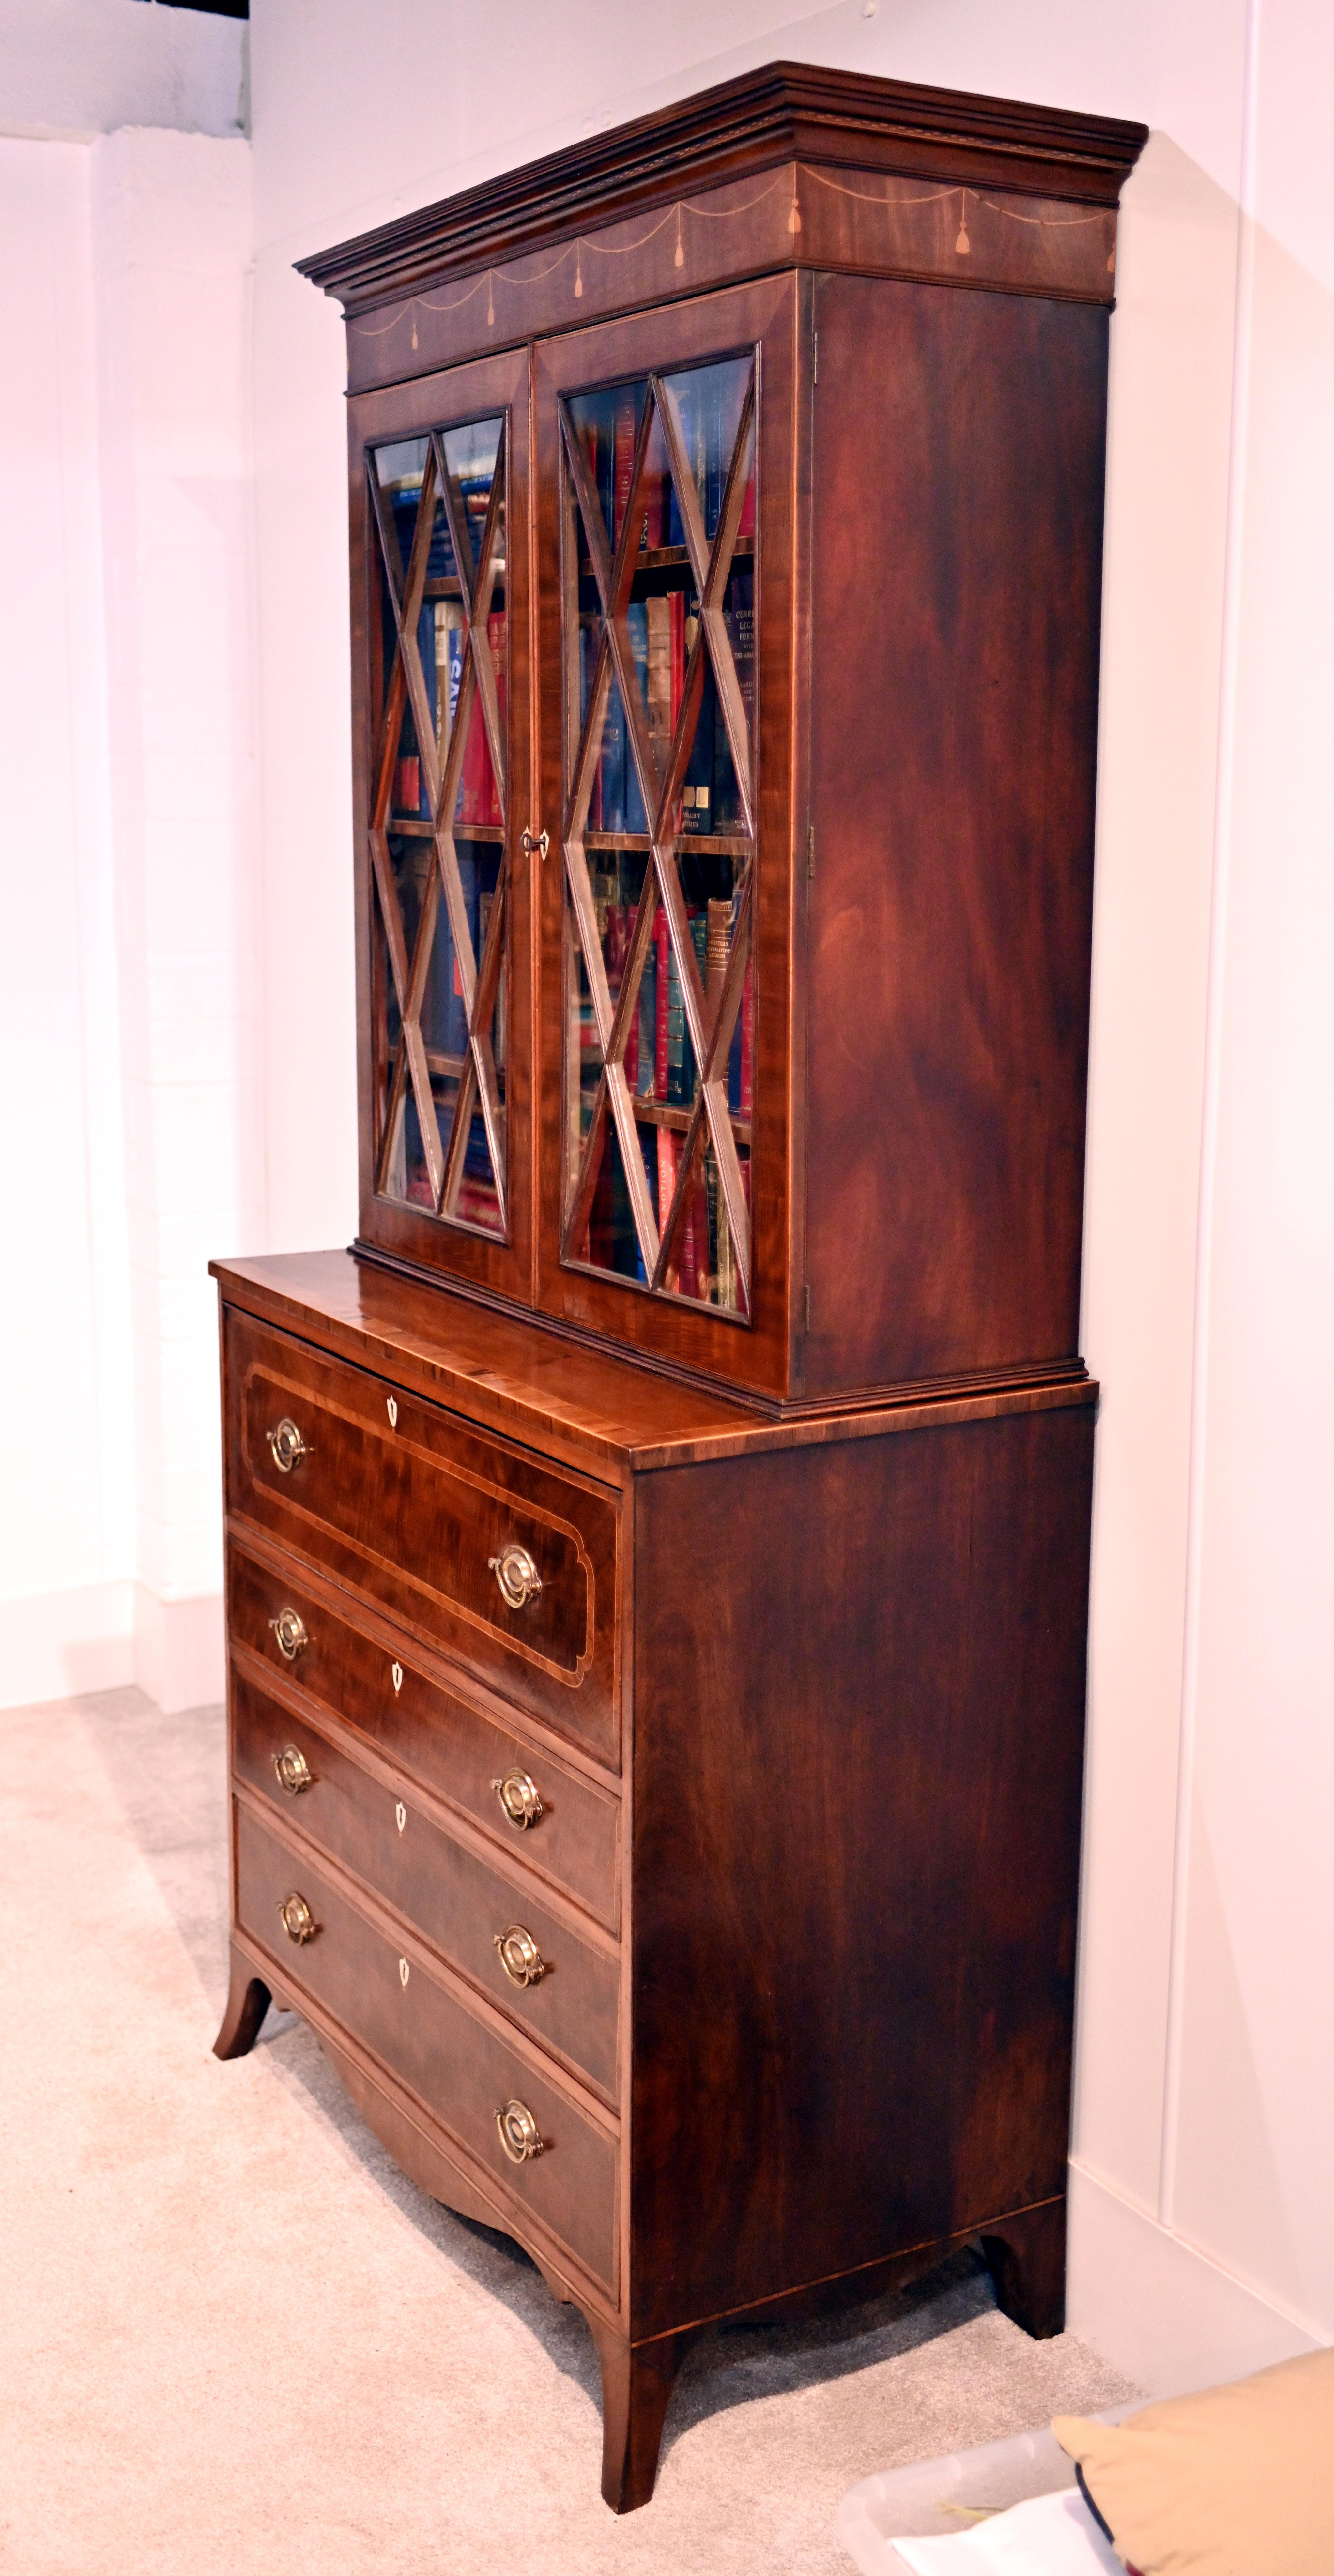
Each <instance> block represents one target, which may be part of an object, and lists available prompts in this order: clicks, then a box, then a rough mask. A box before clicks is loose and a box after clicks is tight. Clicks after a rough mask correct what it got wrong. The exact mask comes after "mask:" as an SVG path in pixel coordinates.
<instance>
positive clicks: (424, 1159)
mask: <svg viewBox="0 0 1334 2576" xmlns="http://www.w3.org/2000/svg"><path fill="white" fill-rule="evenodd" d="M528 444H529V400H528V361H527V354H526V352H524V351H519V352H512V353H510V354H508V355H506V356H504V357H499V358H495V359H489V360H486V361H484V362H482V363H479V364H477V365H474V366H468V367H459V368H454V369H451V370H449V371H448V372H447V373H443V374H440V375H436V376H431V377H427V378H424V379H421V380H419V381H417V382H415V383H413V384H411V385H407V386H402V387H398V388H395V389H394V390H392V391H390V392H386V393H378V394H373V395H364V396H362V397H361V398H360V399H358V400H356V401H354V402H353V403H352V404H351V406H350V469H351V516H352V598H353V692H354V706H353V717H354V745H355V797H356V809H357V836H358V880H359V881H358V960H357V967H358V1035H359V1064H360V1171H361V1220H360V1221H361V1236H362V1239H363V1241H364V1242H366V1243H368V1244H371V1245H374V1246H376V1247H378V1248H379V1249H381V1250H383V1251H385V1252H389V1253H393V1254H395V1255H397V1256H399V1257H400V1258H404V1259H407V1260H410V1261H414V1262H419V1263H421V1264H423V1265H424V1266H426V1267H429V1268H432V1269H436V1270H441V1271H447V1272H452V1273H454V1274H456V1275H459V1276H462V1277H464V1278H467V1279H469V1280H472V1281H474V1282H476V1283H478V1284H480V1285H482V1286H485V1287H487V1288H491V1289H494V1290H497V1291H499V1292H501V1293H502V1294H505V1295H508V1296H513V1297H517V1298H520V1299H523V1300H524V1301H526V1302H527V1301H530V1300H531V1294H532V1278H531V1271H532V1185H531V1167H532V1150H531V1147H532V1117H531V1091H532V1047H531V1022H532V979H531V968H530V962H529V959H530V948H531V922H532V914H531V904H530V868H529V863H528V859H527V857H526V856H525V853H524V846H523V834H524V832H525V830H526V827H527V822H528V806H529V778H530V752H529V745H530V736H531V688H530V669H529V651H528V595H529V591H528V562H529V469H528Z"/></svg>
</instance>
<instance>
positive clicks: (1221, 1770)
mask: <svg viewBox="0 0 1334 2576" xmlns="http://www.w3.org/2000/svg"><path fill="white" fill-rule="evenodd" d="M252 5H253V9H254V17H253V23H252V49H253V135H254V185H255V227H256V251H255V259H256V278H255V297H256V303H255V313H256V328H255V439H256V466H257V478H258V526H259V531H260V563H261V572H260V580H261V654H262V671H263V674H264V689H263V698H264V711H265V719H264V737H263V748H262V759H263V775H264V787H263V808H264V817H265V852H266V867H265V905H266V923H265V948H266V953H267V955H268V956H269V957H270V959H272V958H274V957H275V956H277V955H280V954H285V953H287V950H288V947H289V945H290V943H291V942H292V941H293V940H294V939H298V938H299V939H301V940H303V942H304V947H303V955H304V956H305V957H306V958H307V959H308V961H309V965H308V972H307V975H306V977H305V982H304V989H303V990H302V991H300V992H298V993H297V994H295V995H293V994H291V993H289V992H287V991H284V992H283V993H282V994H281V995H280V994H279V992H278V991H277V989H276V987H275V986H274V984H273V982H272V981H270V986H269V1003H268V1012H267V1041H266V1043H267V1063H268V1082H267V1088H266V1120H267V1133H266V1155H267V1163H268V1169H269V1174H270V1186H271V1196H270V1206H269V1228H270V1239H271V1241H272V1242H273V1243H274V1244H275V1245H279V1244H281V1245H292V1246H296V1245H298V1244H300V1243H303V1242H304V1243H310V1242H315V1241H327V1242H337V1241H341V1240H345V1239H346V1238H347V1236H348V1234H349V1233H350V1231H351V1230H352V1227H353V1224H354V1219H355V1172H354V1166H353V1153H352V1116H351V1109H352V1094H353V1062H352V941H351V907H350V903H349V901H348V893H349V889H350V884H351V845H350V834H349V821H348V743H347V726H346V716H345V708H346V703H347V656H346V645H345V641H344V637H345V631H346V628H345V617H346V569H345V556H344V545H345V510H346V502H345V479H344V478H345V463H344V430H343V417H342V406H341V400H340V396H341V389H342V384H343V347H342V333H341V325H340V322H339V318H338V315H337V312H336V309H335V308H334V307H332V306H329V305H324V304H322V303H321V302H320V301H319V299H317V298H316V297H315V296H314V295H313V293H312V292H311V291H310V290H309V289H307V288H306V287H305V286H304V285H303V284H302V283H301V282H300V281H299V280H297V279H296V278H294V277H293V276H292V274H291V262H292V261H293V260H294V259H295V258H296V257H297V256H298V255H300V254H301V253H303V252H306V251H310V250H314V249H317V248H321V247H323V246H325V245H326V244H327V243H329V242H331V241H334V240H337V239H340V238H342V237H344V236H345V235H347V234H349V233H351V232H353V231H357V230H360V229H362V228H364V227H365V226H367V225H370V224H373V223H377V222H380V221H383V220H385V219H386V218H388V217H390V216H392V215H394V214H397V213H400V212H402V211H404V210H406V209H407V208H409V207H411V206H415V205H420V204H425V203H428V202H429V201H430V200H431V199H432V198H435V197H438V196H441V195H444V194H446V193H448V192H449V191H450V190H452V189H454V188H457V187H460V186H463V185H466V184H468V183H469V182H471V181H472V180H475V179H478V178H481V177H484V176H486V175H487V174H488V173H489V172H490V171H492V170H495V169H498V168H503V167H507V166H510V165H512V164H513V163H515V162H518V161H520V160H523V159H526V158H528V157H530V156H531V155H534V154H536V153H539V152H542V151H546V150H549V149H551V148H553V147H555V146H556V145H558V144H560V143H563V142H566V141H569V140H571V139H573V138H574V137H576V136H577V135H578V134H580V133H581V132H584V131H589V130H592V129H594V128H596V127H598V126H601V125H604V124H607V123H611V122H613V121H615V120H616V119H618V118H620V117H623V116H627V115H631V114H634V113H637V112H639V111H640V110H641V109H644V108H647V107H651V106H653V105H656V104H658V103H659V102H660V101H662V100H665V99H668V98H671V97H675V96H679V95H683V94H684V93H686V92H687V91H689V90H691V89H693V88H696V87H702V86H704V85H705V84H706V83H707V82H709V81H712V80H716V79H720V78H723V77H725V76H726V75H727V74H729V73H731V72H733V71H735V70H740V69H742V68H745V67H746V66H747V65H749V64H755V63H759V62H763V61H766V60H769V59H772V58H774V57H776V56H780V55H788V56H791V57H795V58H797V59H801V60H812V61H821V62H827V63H837V64H842V65H846V66H847V67H849V68H853V69H857V68H860V69H865V70H867V71H873V72H880V73H886V74H893V75H896V76H899V77H903V78H908V79H916V80H926V81H938V82H943V83H949V84H954V85H957V86H959V87H961V88H970V89H977V90H987V91H991V92H993V93H997V94H999V95H1002V96H1005V95H1009V96H1013V97H1019V98H1027V99H1036V100H1042V101H1047V102H1050V103H1052V104H1055V105H1060V106H1068V107H1073V108H1085V109H1094V110H1099V111H1104V112H1108V113H1112V114H1117V115H1123V116H1131V117H1139V118H1143V119H1144V120H1145V121H1146V122H1147V123H1148V124H1149V125H1150V126H1151V127H1152V128H1153V140H1152V142H1151V144H1150V147H1149V149H1148V151H1147V152H1146V154H1145V156H1144V159H1143V161H1142V163H1141V165H1140V167H1139V169H1138V170H1137V172H1136V174H1135V176H1134V177H1133V179H1132V180H1131V182H1130V184H1129V187H1128V189H1127V191H1126V198H1125V212H1124V218H1123V224H1122V233H1121V247H1120V253H1119V258H1118V296H1119V306H1118V311H1117V315H1116V318H1115V322H1114V325H1113V362H1112V391H1111V416H1110V455H1109V482H1108V538H1107V559H1106V593H1105V621H1104V679H1103V711H1102V735H1101V789H1100V820H1099V853H1098V867H1099V878H1098V893H1097V922H1096V953H1095V968H1094V1018H1093V1052H1092V1064H1091V1099H1090V1136H1089V1145H1090V1155H1089V1176H1088V1179H1089V1187H1088V1220H1087V1245H1086V1269H1085V1317H1084V1345H1085V1349H1086V1352H1087V1354H1088V1358H1089V1362H1090V1365H1091V1367H1092V1368H1093V1369H1094V1371H1095V1372H1096V1373H1097V1375H1098V1376H1099V1377H1100V1378H1101V1380H1102V1382H1103V1387H1104V1398H1103V1409H1102V1417H1101V1424H1100V1432H1099V1463H1098V1485H1097V1497H1096V1518H1095V1536H1094V1567H1093V1617H1092V1634H1091V1669H1090V1738H1089V1770H1088V1831H1087V1845H1086V1852H1087V1860H1086V1879H1085V1900H1084V1909H1083V1921H1082V1933H1081V1960H1080V2015H1079V2046H1078V2065H1077V2082H1076V2105H1075V2115H1076V2116H1075V2158H1074V2165H1073V2170H1072V2253H1071V2317H1072V2322H1073V2323H1074V2325H1075V2326H1076V2327H1077V2328H1078V2329H1079V2330H1080V2331H1082V2332H1084V2333H1086V2334H1087V2335H1088V2336H1089V2337H1090V2339H1091V2340H1093V2341H1095V2342H1097V2343H1100V2344H1101V2345H1102V2347H1103V2349H1104V2350H1106V2351H1108V2352H1109V2353H1111V2354H1113V2355H1114V2356H1115V2357H1117V2358H1119V2359H1120V2360H1121V2361H1122V2362H1123V2363H1124V2364H1125V2365H1126V2366H1127V2367H1128V2368H1130V2369H1131V2370H1132V2371H1134V2372H1136V2373H1137V2374H1138V2375H1139V2376H1141V2377H1142V2378H1144V2379H1145V2380H1147V2381H1151V2382H1153V2383H1154V2384H1160V2385H1166V2384H1169V2383H1177V2384H1182V2383H1184V2382H1186V2381H1188V2380H1198V2379H1203V2378H1207V2377H1209V2376H1211V2375H1222V2374H1225V2373H1227V2372H1229V2371H1233V2370H1237V2369H1242V2368H1245V2367H1248V2366H1256V2365H1258V2364H1259V2363H1261V2362H1263V2361H1265V2360H1268V2359H1271V2358H1274V2357H1276V2355H1278V2354H1279V2353H1281V2352H1287V2351H1292V2350H1296V2349H1299V2348H1301V2346H1302V2345H1303V2343H1304V2342H1306V2341H1308V2340H1310V2339H1317V2340H1322V2341H1323V2340H1328V2339H1329V2338H1330V2337H1331V2336H1334V2228H1332V2227H1331V2224H1330V2220H1329V2217H1328V2215H1327V2212H1326V2208H1325V2205H1324V2201H1323V2197H1322V2195H1323V2184H1324V2177H1325V2176H1326V2175H1327V2174H1328V2172H1329V2171H1330V2170H1331V2169H1332V2168H1334V2089H1332V2079H1331V2075H1330V2072H1329V2051H1328V2046H1327V2040H1328V2032H1329V2027H1330V1968H1329V1961H1330V1959H1331V1956H1334V1944H1332V1943H1331V1939H1330V1921H1329V1914H1330V1903H1331V1900H1330V1898H1329V1895H1328V1894H1327V1890H1328V1888H1329V1886H1330V1884H1331V1879H1332V1877H1334V1874H1332V1873H1331V1871H1330V1869H1329V1867H1328V1863H1327V1860H1326V1857H1325V1855H1326V1853H1327V1851H1328V1849H1329V1848H1330V1845H1331V1841H1332V1840H1334V1813H1332V1812H1331V1809H1332V1807H1334V1799H1332V1797H1331V1788H1332V1787H1334V1782H1332V1781H1331V1766H1332V1764H1334V1755H1332V1754H1331V1749H1330V1748H1331V1743H1332V1742H1334V1734H1332V1731H1331V1728H1330V1724H1329V1719H1330V1714H1331V1712H1330V1704H1329V1702H1330V1686H1329V1680H1328V1674H1329V1670H1330V1652H1329V1625H1330V1623H1329V1617H1328V1610H1327V1603H1328V1597H1329V1576H1328V1573H1327V1570H1326V1569H1327V1568H1328V1566H1329V1564H1330V1562H1331V1559H1332V1558H1334V1528H1332V1527H1331V1504H1330V1499H1329V1489H1328V1480H1327V1479H1326V1478H1325V1477H1324V1476H1322V1474H1321V1465H1322V1460H1323V1458H1324V1456H1325V1455H1326V1454H1328V1450H1329V1446H1330V1443H1329V1437H1328V1427H1327V1420H1326V1417H1327V1414H1328V1409H1329V1398H1328V1395H1327V1394H1326V1393H1325V1390H1324V1386H1323V1383H1322V1381H1321V1378H1320V1373H1319V1361H1318V1353H1319V1349H1320V1340H1319V1327H1320V1324H1321V1322H1322V1320H1323V1319H1324V1318H1325V1317H1326V1316H1327V1315H1328V1313H1329V1312H1330V1307H1331V1295H1330V1291H1331V1284H1332V1283H1331V1276H1330V1273H1331V1257H1330V1256H1331V1243H1330V1228H1331V1216H1330V1209H1331V1191H1330V1186H1329V1183H1330V1144H1329V1136H1330V1128H1331V1120H1330V1103H1331V1083H1330V1073H1331V1070H1332V1068H1331V1065H1330V1060H1329V1058H1330V1048H1331V1043H1332V1040H1331V1032H1334V1011H1331V1010H1330V1008H1329V1006H1328V1004H1327V1003H1326V1002H1325V999H1324V991H1323V987H1324V984H1325V982H1326V980H1327V977H1326V972H1325V958H1326V956H1327V954H1328V953H1329V947H1330V941H1329V937H1328V932H1326V936H1325V937H1323V938H1322V936H1321V932H1322V929H1323V928H1325V926H1326V925H1327V923H1328V920H1329V911H1330V905H1331V900H1332V897H1331V886H1332V885H1334V868H1332V867H1331V857H1332V856H1334V853H1332V852H1331V848H1330V840H1331V826H1330V821H1329V810H1330V809H1329V799H1328V796H1327V794H1326V793H1325V791H1324V782H1323V779H1322V775H1321V757H1322V750H1323V747H1324V744H1325V743H1326V742H1327V739H1328V734H1329V719H1328V715H1327V713H1326V709H1327V707H1328V704H1329V702H1330V700H1331V696H1334V685H1332V684H1334V670H1332V669H1331V661H1332V660H1334V648H1332V647H1331V643H1330V628H1329V620H1328V616H1327V613H1326V603H1327V601H1328V599H1329V598H1330V597H1331V596H1332V595H1334V526H1332V525H1331V508H1332V503H1331V491H1330V481H1331V478H1330V477H1329V474H1328V467H1327V462H1326V464H1325V465H1324V466H1323V467H1322V463H1321V459H1322V455H1323V456H1324V457H1325V459H1326V460H1327V457H1328V424H1329V421H1330V419H1331V417H1334V402H1332V401H1331V396H1334V384H1331V381H1330V375H1331V353H1332V342H1331V318H1330V293H1329V290H1330V286H1331V282H1332V280H1331V264H1332V263H1334V210H1332V209H1331V202H1330V197H1329V191H1328V187H1327V185H1326V184H1325V181H1324V177H1323V172H1324V159H1323V146H1322V140H1321V135H1320V132H1319V130H1318V126H1317V122H1316V119H1317V113H1318V107H1319V102H1320V100H1321V98H1322V97H1327V96H1328V93H1329V77H1330V73H1331V71H1334V61H1331V59H1330V42H1331V35H1330V21H1329V18H1328V13H1327V12H1326V11H1325V10H1324V9H1323V8H1322V7H1321V6H1320V5H1319V0H1266V6H1265V9H1264V13H1263V19H1262V20H1261V17H1260V11H1259V0H1121V5H1118V6H1116V7H1112V6H1110V5H1104V6H1102V7H1099V8H1097V9H1094V8H1084V9H1080V10H1071V9H1069V8H1068V7H1065V6H1062V5H1059V0H1011V4H1010V5H1009V6H1007V7H1005V8H1004V9H997V8H996V7H995V5H994V0H897V4H896V0H880V5H879V6H878V7H876V8H874V9H873V11H872V14H871V15H870V16H867V15H866V14H865V10H864V7H863V0H844V4H843V5H840V6H838V7H835V8H831V9H825V10H821V11H818V12H808V13H805V14H800V15H798V16H796V17H795V18H794V17H793V16H792V15H791V14H790V0H789V9H788V10H784V9H783V8H781V7H770V6H765V5H764V0H725V5H723V6H721V7H719V6H717V5H708V6H705V5H702V0H686V5H683V6H679V7H677V8H674V9H673V10H672V11H670V12H666V11H654V12H646V11H643V10H639V9H635V8H632V7H631V6H629V5H628V0H566V5H564V6H562V7H561V8H560V9H559V10H553V9H552V8H550V7H549V6H548V5H547V0H492V5H490V6H489V7H487V8H486V9H484V10H480V9H478V7H477V6H476V5H475V0H381V6H380V7H379V8H377V10H376V12H375V13H374V21H373V24H372V22H371V21H370V20H369V19H368V16H367V13H366V12H365V11H364V10H363V9H361V8H360V7H358V6H356V5H355V0H252ZM405 65H413V66H417V67H419V68H417V69H416V70H415V71H414V74H413V76H412V77H405V76H404V66H405ZM432 66H435V67H436V76H435V77H433V76H432ZM1322 1006H1323V1007H1322ZM315 1068H318V1074H317V1081H318V1088H319V1096H320V1098H321V1099H322V1101H323V1102H324V1104H325V1107H326V1111H327V1113H328V1114H327V1117H326V1120H325V1122H324V1125H323V1130H322V1132H320V1131H312V1127H311V1123H310V1121H309V1119H308V1118H307V1117H306V1116H305V1114H304V1105H305V1102H306V1100H307V1098H308V1096H309V1086H310V1082H311V1078H312V1072H313V1070H314V1069H315Z"/></svg>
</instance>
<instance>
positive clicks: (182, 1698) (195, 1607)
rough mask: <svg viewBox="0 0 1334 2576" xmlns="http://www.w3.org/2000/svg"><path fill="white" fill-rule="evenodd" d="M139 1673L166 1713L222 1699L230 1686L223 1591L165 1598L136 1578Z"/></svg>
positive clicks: (145, 1688) (137, 1677)
mask: <svg viewBox="0 0 1334 2576" xmlns="http://www.w3.org/2000/svg"><path fill="white" fill-rule="evenodd" d="M134 1678H135V1680H136V1682H137V1683H138V1685H139V1688H140V1690H141V1691H146V1692H147V1694H148V1697H149V1698H150V1699H151V1700H156V1702H157V1705H158V1707H159V1708H160V1709H161V1710H162V1713H163V1715H164V1716H165V1717H174V1716H175V1715H176V1713H177V1711H178V1710H179V1709H183V1708H205V1707H207V1706H210V1705H211V1704H212V1703H213V1702H215V1701H217V1700H220V1699H221V1698H222V1697H223V1696H224V1694H225V1691H226V1687H227V1655H226V1644H225V1633H224V1626H223V1616H222V1594H221V1593H220V1592H204V1593H199V1594H196V1596H195V1597H194V1598H193V1599H192V1600H188V1601H161V1600H159V1598H158V1596H157V1594H156V1593H155V1592H150V1591H149V1589H148V1586H147V1584H144V1583H136V1585H135V1587H134Z"/></svg>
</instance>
